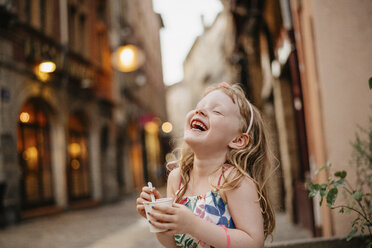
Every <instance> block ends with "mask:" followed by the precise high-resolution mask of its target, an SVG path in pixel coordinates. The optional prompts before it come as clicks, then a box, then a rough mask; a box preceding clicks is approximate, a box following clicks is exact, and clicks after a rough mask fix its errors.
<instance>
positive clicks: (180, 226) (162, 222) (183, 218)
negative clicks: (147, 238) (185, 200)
mask: <svg viewBox="0 0 372 248" xmlns="http://www.w3.org/2000/svg"><path fill="white" fill-rule="evenodd" d="M148 214H150V215H151V216H152V217H153V218H154V219H155V221H151V222H150V223H151V224H152V225H153V226H155V227H157V228H161V229H167V230H168V231H167V232H165V233H164V234H165V235H168V234H172V235H174V234H179V233H190V229H191V228H193V226H194V225H195V221H196V220H198V219H199V218H198V217H197V216H195V215H194V213H193V212H192V211H190V209H188V208H187V207H186V206H184V205H182V204H178V203H173V205H172V207H170V206H166V205H159V206H154V208H153V210H152V211H151V212H150V213H148Z"/></svg>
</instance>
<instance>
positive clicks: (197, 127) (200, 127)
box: [190, 118, 208, 132]
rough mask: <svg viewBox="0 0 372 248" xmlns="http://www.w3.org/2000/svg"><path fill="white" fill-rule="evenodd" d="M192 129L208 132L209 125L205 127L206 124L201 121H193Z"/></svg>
mask: <svg viewBox="0 0 372 248" xmlns="http://www.w3.org/2000/svg"><path fill="white" fill-rule="evenodd" d="M190 127H191V129H194V130H199V131H202V132H203V131H207V130H208V127H207V125H205V124H204V122H202V121H201V120H200V119H196V118H195V119H193V120H192V121H191V125H190Z"/></svg>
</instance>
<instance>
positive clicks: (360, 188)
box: [306, 80, 372, 248]
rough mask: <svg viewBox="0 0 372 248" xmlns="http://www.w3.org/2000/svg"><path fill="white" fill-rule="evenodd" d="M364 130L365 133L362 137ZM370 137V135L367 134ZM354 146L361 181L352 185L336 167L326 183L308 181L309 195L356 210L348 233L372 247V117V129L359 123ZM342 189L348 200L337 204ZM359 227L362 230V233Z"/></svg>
mask: <svg viewBox="0 0 372 248" xmlns="http://www.w3.org/2000/svg"><path fill="white" fill-rule="evenodd" d="M370 87H371V88H372V82H371V80H370ZM360 134H363V137H361V135H360ZM365 137H366V138H365ZM351 145H352V147H353V152H352V165H353V166H355V167H356V176H357V181H356V182H357V183H356V185H354V186H353V185H352V184H351V183H350V182H349V181H348V179H347V177H348V175H347V172H346V171H344V170H341V171H336V172H335V173H334V174H333V175H332V176H330V177H329V178H328V179H327V182H326V183H314V182H308V183H307V184H306V187H307V189H308V190H309V191H310V192H309V197H310V198H314V197H315V196H316V195H318V194H319V195H320V201H319V204H320V205H322V203H323V202H324V199H325V201H326V203H327V204H328V206H329V207H330V208H331V209H334V210H338V211H339V213H341V214H349V213H351V212H354V213H356V218H355V219H354V220H353V222H352V228H351V230H350V232H349V234H348V235H347V237H346V240H347V241H349V240H351V239H352V238H353V237H354V236H355V235H357V234H362V239H363V242H364V245H365V247H368V248H371V247H372V199H371V198H372V192H371V190H372V118H370V125H369V128H368V129H364V128H362V127H358V131H357V132H356V135H355V140H354V141H353V142H351ZM329 167H331V163H330V162H328V163H326V164H325V165H324V166H323V167H321V168H320V169H318V170H317V171H316V172H315V174H317V173H319V171H321V170H324V169H328V168H329ZM339 192H342V193H343V194H344V198H345V200H346V203H345V204H344V203H342V204H336V199H337V197H338V195H339ZM358 231H359V233H358Z"/></svg>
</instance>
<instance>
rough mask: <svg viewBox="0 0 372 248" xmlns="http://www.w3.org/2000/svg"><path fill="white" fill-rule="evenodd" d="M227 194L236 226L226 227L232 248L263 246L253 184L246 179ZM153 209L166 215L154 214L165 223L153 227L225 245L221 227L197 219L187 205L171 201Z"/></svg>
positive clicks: (257, 203)
mask: <svg viewBox="0 0 372 248" xmlns="http://www.w3.org/2000/svg"><path fill="white" fill-rule="evenodd" d="M226 197H227V200H228V208H229V211H230V214H231V216H232V218H233V220H234V223H235V226H236V229H228V233H229V235H230V241H231V247H252V248H255V247H257V248H258V247H263V245H264V228H263V218H262V214H261V209H260V204H259V201H258V195H257V192H256V186H255V184H254V183H253V182H252V181H251V180H250V179H248V178H246V179H244V180H243V181H242V183H241V185H240V186H239V187H238V188H236V189H234V190H231V191H228V192H226ZM155 209H156V210H161V211H162V212H166V213H167V214H157V213H154V214H153V216H154V217H155V218H156V219H157V220H160V221H164V222H166V223H159V222H156V223H154V226H156V227H159V228H167V229H170V230H172V232H173V233H188V234H190V235H191V236H193V237H195V238H197V239H199V240H202V241H204V242H205V243H207V244H209V245H211V246H214V247H222V248H225V247H226V246H227V235H226V233H225V230H224V229H223V228H222V227H220V226H217V225H215V224H213V223H210V222H208V221H205V220H202V219H200V218H199V217H197V216H195V215H193V214H192V213H191V212H190V210H188V209H187V207H185V206H183V205H180V204H174V207H173V208H170V207H167V206H159V207H156V208H155ZM190 213H191V214H190Z"/></svg>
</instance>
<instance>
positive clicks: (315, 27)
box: [0, 0, 372, 247]
mask: <svg viewBox="0 0 372 248" xmlns="http://www.w3.org/2000/svg"><path fill="white" fill-rule="evenodd" d="M371 17H372V1H370V0H357V1H354V0H199V1H197V0H189V1H186V0H177V1H172V0H153V1H152V0H137V1H135V0H132V1H130V0H107V1H105V0H0V87H1V98H0V226H1V228H2V229H0V246H1V247H160V245H159V244H158V243H157V242H156V240H155V238H154V236H153V235H151V234H150V233H149V232H148V227H147V226H146V223H145V222H144V221H143V220H142V219H141V218H140V217H139V216H138V215H137V213H136V210H135V198H136V196H137V194H138V192H140V190H141V188H142V187H143V186H144V185H145V184H146V183H147V182H148V181H151V182H152V183H153V184H154V185H155V186H156V187H158V188H159V189H161V190H162V192H164V189H165V184H166V179H167V170H166V168H165V164H166V162H167V161H168V162H169V161H171V160H172V159H174V157H173V156H172V154H171V151H172V150H173V149H174V148H177V147H179V146H180V145H181V144H182V136H183V125H184V117H185V115H186V113H187V112H188V111H189V110H191V109H192V108H193V107H194V106H195V105H196V103H197V102H198V101H199V100H200V98H201V95H202V93H203V90H204V89H205V88H206V87H207V86H208V85H210V84H212V83H218V82H221V81H226V82H231V83H239V84H241V85H242V86H243V88H244V89H245V91H246V94H247V97H248V98H249V100H250V101H251V102H253V103H254V105H255V106H257V107H258V108H259V109H260V110H261V112H262V114H263V116H264V119H265V122H266V124H267V126H268V128H269V130H270V145H271V148H272V150H273V152H274V154H275V156H276V157H277V158H278V160H279V162H280V166H279V168H278V170H277V171H276V174H275V176H273V177H272V179H271V181H270V183H271V185H272V186H271V191H270V195H271V198H272V201H273V204H274V206H275V209H276V212H277V230H276V231H275V233H274V243H272V244H269V243H268V244H267V245H268V246H270V245H275V243H276V242H278V244H279V243H280V242H286V241H291V240H298V239H310V240H312V239H314V238H315V237H328V238H329V237H334V236H335V237H342V236H345V235H346V234H347V233H348V232H349V230H350V228H351V225H352V221H351V220H352V219H353V215H349V216H346V217H345V216H343V215H340V214H338V211H331V210H330V209H329V208H328V207H327V206H326V205H325V204H323V206H319V203H318V200H319V199H317V200H312V199H309V198H308V193H309V192H308V191H307V189H306V188H305V183H306V182H308V181H309V180H311V179H314V177H313V174H314V171H315V170H316V169H318V168H320V167H321V166H323V165H324V164H325V163H326V162H327V161H331V162H332V164H333V166H332V167H333V168H332V170H346V171H347V172H348V174H349V178H348V179H349V180H350V182H352V183H355V182H356V181H357V176H356V174H355V171H354V169H353V168H352V167H351V166H350V163H349V161H350V158H351V154H352V147H351V145H350V141H351V140H353V139H354V134H355V131H356V127H357V126H358V125H360V126H362V127H367V126H368V125H370V124H369V118H370V117H371V105H372V95H371V92H372V91H371V90H369V87H368V80H369V78H370V77H372V45H371V44H372V43H371V40H372V25H371ZM328 176H329V175H328V174H327V172H323V173H321V174H320V175H319V176H318V177H317V178H316V179H314V180H318V181H319V182H322V181H325V180H326V179H327V177H328ZM340 201H341V202H342V199H340ZM354 217H355V216H354Z"/></svg>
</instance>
